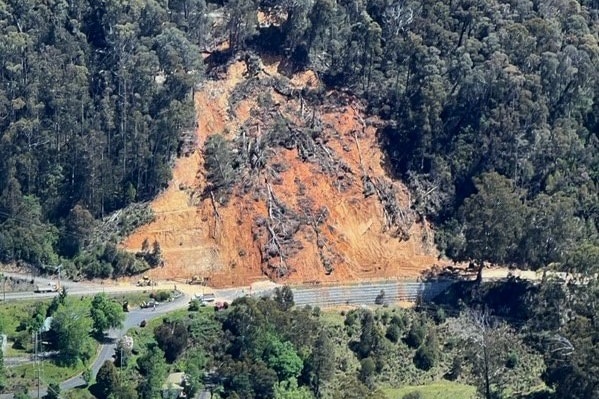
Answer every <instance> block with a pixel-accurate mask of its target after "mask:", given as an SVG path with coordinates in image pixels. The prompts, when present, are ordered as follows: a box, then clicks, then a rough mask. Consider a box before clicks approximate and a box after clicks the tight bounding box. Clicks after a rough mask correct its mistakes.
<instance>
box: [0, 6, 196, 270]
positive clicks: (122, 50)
mask: <svg viewBox="0 0 599 399" xmlns="http://www.w3.org/2000/svg"><path fill="white" fill-rule="evenodd" d="M204 7H205V5H204V4H203V3H202V2H194V3H193V4H191V2H169V7H166V6H165V4H163V3H160V2H154V1H150V2H134V1H131V2H129V1H126V2H121V1H106V2H96V1H62V0H55V1H47V2H39V1H20V0H18V1H6V2H5V1H2V2H0V52H1V54H0V137H1V140H0V155H1V156H0V159H1V160H0V190H1V193H0V261H4V262H10V261H15V260H22V261H25V262H28V263H30V264H33V265H35V266H42V265H48V264H49V265H56V264H57V262H58V257H59V256H60V257H65V258H72V257H75V256H77V255H78V254H79V252H80V250H81V249H82V248H84V247H86V246H87V243H88V241H89V238H90V237H89V235H90V233H91V231H92V230H93V227H94V226H93V224H94V220H95V219H98V218H101V217H102V216H105V215H107V214H108V213H110V212H112V211H115V210H117V209H121V208H123V207H125V206H126V205H128V204H130V203H132V202H134V201H144V200H149V199H151V198H152V197H153V196H154V195H155V194H156V193H158V191H159V190H160V189H161V188H163V187H165V186H166V184H167V183H168V181H169V178H170V167H171V163H172V161H173V158H174V157H175V156H176V155H178V154H179V153H180V152H181V151H183V150H184V144H185V137H186V135H185V132H186V131H187V130H189V129H191V128H193V124H194V112H193V105H192V102H191V91H192V89H193V88H194V86H195V85H196V84H198V83H199V79H200V76H201V75H202V70H203V63H202V61H201V59H202V58H201V54H200V50H199V48H198V47H197V45H198V44H201V43H202V38H201V37H198V34H200V33H201V32H202V30H201V29H200V28H201V24H202V20H203V15H204V14H203V13H204V10H205V9H204ZM190 24H194V25H195V26H197V27H198V29H194V31H193V32H190V29H189V26H190ZM95 251H96V252H97V254H96V256H95V257H93V258H100V260H98V261H97V263H98V264H97V265H96V266H94V267H92V268H90V270H88V274H91V275H105V276H107V275H110V274H111V269H112V267H113V265H114V267H115V268H117V269H119V268H120V269H124V270H118V272H127V271H129V272H130V271H132V270H129V269H131V268H132V267H133V266H134V265H133V263H134V260H132V259H121V258H122V257H123V256H124V255H123V256H121V258H119V259H118V260H115V255H114V254H111V253H110V252H115V250H114V248H109V249H108V252H109V253H106V251H105V250H104V248H96V249H95ZM102 258H103V259H102ZM125 258H126V256H125ZM77 263H78V264H79V263H81V264H84V263H85V264H88V263H89V262H87V261H86V262H83V261H81V262H77ZM119 263H121V264H120V265H119ZM96 269H98V270H96Z"/></svg>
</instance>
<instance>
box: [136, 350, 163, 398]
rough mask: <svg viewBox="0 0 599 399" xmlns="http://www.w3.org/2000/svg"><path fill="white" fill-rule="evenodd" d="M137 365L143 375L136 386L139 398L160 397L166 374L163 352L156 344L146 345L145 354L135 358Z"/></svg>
mask: <svg viewBox="0 0 599 399" xmlns="http://www.w3.org/2000/svg"><path fill="white" fill-rule="evenodd" d="M137 367H138V369H139V372H140V373H141V375H142V376H143V377H144V378H143V380H142V381H141V383H140V384H139V386H138V388H137V391H138V393H139V396H140V398H141V399H155V398H158V397H160V395H161V387H162V384H163V383H164V381H165V378H166V375H167V367H166V363H165V361H164V352H163V351H162V350H161V349H160V348H159V347H158V346H156V345H153V346H150V347H148V348H147V352H146V354H145V355H143V356H141V357H139V358H138V359H137Z"/></svg>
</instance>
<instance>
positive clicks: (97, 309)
mask: <svg viewBox="0 0 599 399" xmlns="http://www.w3.org/2000/svg"><path fill="white" fill-rule="evenodd" d="M90 310H91V318H92V320H93V327H94V330H95V332H96V334H98V335H102V334H104V331H106V330H107V329H109V328H117V327H120V326H121V325H122V324H123V321H124V320H125V313H124V312H123V307H122V306H121V305H120V304H118V303H116V302H115V301H111V300H110V299H108V297H107V296H106V294H103V293H102V294H96V295H95V296H94V299H93V300H92V303H91V309H90Z"/></svg>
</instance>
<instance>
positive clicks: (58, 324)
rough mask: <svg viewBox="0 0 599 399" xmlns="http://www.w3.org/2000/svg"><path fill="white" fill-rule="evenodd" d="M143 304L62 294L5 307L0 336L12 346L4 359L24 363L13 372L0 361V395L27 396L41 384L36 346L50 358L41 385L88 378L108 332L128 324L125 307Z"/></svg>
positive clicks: (133, 297) (136, 297)
mask: <svg viewBox="0 0 599 399" xmlns="http://www.w3.org/2000/svg"><path fill="white" fill-rule="evenodd" d="M145 297H146V299H147V294H146V295H145ZM141 299H143V297H140V295H138V294H136V295H131V296H127V295H125V296H120V297H119V298H116V299H115V298H109V297H107V296H106V295H104V294H97V295H95V296H94V297H71V296H69V295H68V294H65V293H61V294H60V295H58V296H56V297H55V298H54V299H53V300H47V301H24V302H21V301H17V302H9V303H6V304H3V306H2V307H1V308H0V332H2V333H3V334H5V335H6V337H7V341H8V342H7V347H8V350H7V351H6V355H5V356H6V357H7V358H18V359H17V360H19V361H21V360H24V361H25V364H21V365H16V366H10V367H9V366H8V365H4V366H3V364H2V362H0V390H2V389H3V390H4V391H7V392H21V391H23V392H25V391H26V390H27V389H28V388H31V387H33V386H34V385H35V384H36V383H37V377H38V374H37V373H38V371H37V367H35V366H34V365H33V364H31V363H30V362H29V360H30V359H31V358H32V356H34V355H35V353H36V348H35V342H37V345H38V348H37V353H46V354H47V359H45V360H44V361H43V362H42V365H41V370H42V371H43V374H42V381H41V384H42V385H43V386H46V384H51V383H59V382H61V381H64V380H66V379H68V378H70V377H73V376H75V375H78V374H80V373H82V372H83V373H85V372H86V371H87V367H88V366H89V365H90V364H91V363H92V362H93V360H94V358H95V356H96V352H97V348H98V346H99V345H100V343H101V342H102V341H103V338H104V332H105V331H106V330H108V329H109V328H113V327H118V326H120V325H121V323H122V321H123V320H124V316H125V314H124V312H123V303H124V302H127V303H129V304H135V303H136V302H138V301H140V300H141ZM0 358H1V357H0Z"/></svg>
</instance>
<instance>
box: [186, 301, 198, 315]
mask: <svg viewBox="0 0 599 399" xmlns="http://www.w3.org/2000/svg"><path fill="white" fill-rule="evenodd" d="M188 310H189V311H190V312H197V311H198V310H200V301H198V300H197V299H192V300H191V302H189V308H188Z"/></svg>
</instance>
